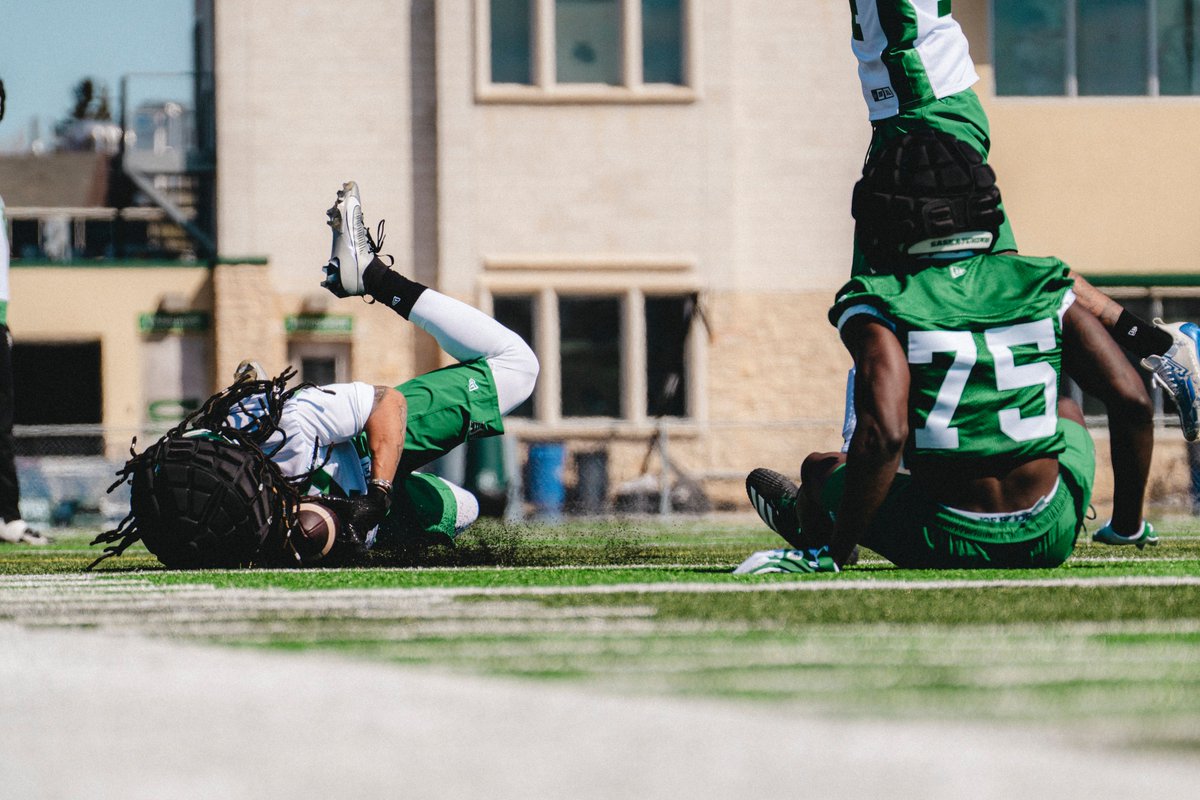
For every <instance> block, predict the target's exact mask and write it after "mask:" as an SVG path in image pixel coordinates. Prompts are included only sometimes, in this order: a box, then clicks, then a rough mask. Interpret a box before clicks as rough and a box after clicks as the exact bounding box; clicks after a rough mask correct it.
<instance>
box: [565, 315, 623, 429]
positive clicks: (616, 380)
mask: <svg viewBox="0 0 1200 800" xmlns="http://www.w3.org/2000/svg"><path fill="white" fill-rule="evenodd" d="M558 325H559V332H560V335H561V338H562V340H561V344H560V355H561V358H562V363H561V365H560V370H561V376H562V415H563V416H564V417H619V416H621V378H620V376H621V349H620V342H621V302H620V300H619V299H617V298H615V297H606V298H576V297H560V298H559V301H558Z"/></svg>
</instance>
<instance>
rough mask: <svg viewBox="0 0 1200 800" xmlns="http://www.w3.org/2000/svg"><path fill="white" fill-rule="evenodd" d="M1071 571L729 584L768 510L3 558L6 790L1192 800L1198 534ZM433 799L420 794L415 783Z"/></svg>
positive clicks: (64, 547)
mask: <svg viewBox="0 0 1200 800" xmlns="http://www.w3.org/2000/svg"><path fill="white" fill-rule="evenodd" d="M1159 530H1160V531H1161V535H1162V543H1161V544H1160V545H1159V546H1158V547H1156V548H1147V549H1146V550H1144V551H1138V550H1136V549H1134V548H1110V547H1103V546H1100V545H1093V544H1091V543H1090V542H1085V541H1083V540H1082V539H1083V537H1081V541H1080V544H1079V546H1078V547H1077V549H1076V552H1075V555H1074V556H1073V557H1072V559H1071V560H1070V561H1069V562H1068V563H1067V565H1066V566H1064V567H1063V568H1061V569H1058V570H1053V571H1042V572H1035V571H976V572H965V571H963V572H920V571H901V570H896V569H894V568H892V567H891V566H890V565H888V564H887V563H886V562H883V561H882V560H880V559H877V558H874V557H872V555H871V554H870V553H866V554H864V558H863V561H862V562H861V563H860V564H859V565H858V566H856V567H854V568H851V569H849V570H847V571H846V572H845V573H843V574H841V575H818V576H794V575H766V576H733V575H731V574H730V570H731V569H732V568H733V567H734V566H735V565H736V564H737V563H739V562H740V561H741V560H742V558H744V557H745V556H746V555H747V554H749V553H750V552H751V551H753V550H756V549H763V548H767V547H774V546H776V542H777V540H776V539H775V537H774V536H773V534H770V532H769V531H766V530H765V529H763V528H761V526H760V525H758V524H757V521H756V520H755V521H752V520H751V519H750V518H749V517H746V516H728V517H710V518H705V519H698V520H687V521H684V520H677V521H674V522H671V523H664V522H661V521H658V520H653V519H629V520H621V521H593V522H576V523H570V524H566V525H561V526H538V525H532V524H530V525H504V524H501V523H498V522H483V523H480V524H479V525H478V526H476V527H475V528H473V529H471V530H470V531H468V532H467V533H466V534H464V537H463V539H462V541H461V542H460V543H459V546H458V547H456V548H454V549H439V550H435V551H432V552H430V553H428V554H427V555H426V556H425V557H424V558H423V559H422V565H421V566H414V565H405V564H397V563H396V562H395V561H393V562H391V563H387V562H380V563H378V564H373V565H371V566H369V567H367V568H362V569H326V570H308V571H277V570H261V571H258V570H248V571H201V572H167V571H164V570H162V569H161V568H159V567H158V565H157V562H156V561H155V560H154V559H153V557H151V556H150V555H149V554H147V553H146V552H145V551H144V550H142V549H141V547H140V545H138V546H135V547H134V548H132V549H131V550H130V551H129V552H128V553H127V554H126V555H125V556H123V557H121V558H116V559H110V560H108V561H106V562H104V563H103V564H102V565H101V567H100V568H99V569H98V570H97V571H95V572H90V573H84V572H83V571H82V569H83V567H84V566H86V565H87V563H88V562H89V561H90V560H91V559H92V558H94V557H95V556H96V555H97V553H96V552H94V550H95V549H94V548H89V547H88V546H87V542H88V541H89V539H90V537H91V536H92V535H94V533H95V532H94V531H82V530H80V531H69V532H65V533H62V534H60V535H59V537H58V539H57V541H56V543H55V544H54V545H52V546H51V547H48V548H40V549H32V548H24V549H17V548H14V547H4V548H0V679H2V680H3V681H4V686H5V687H6V688H5V689H4V691H3V692H2V693H0V737H3V740H4V741H5V742H7V743H10V744H9V745H6V747H5V753H6V755H5V757H4V758H3V759H0V796H5V797H8V796H11V797H66V796H91V797H141V796H145V797H151V796H154V797H162V796H176V797H178V796H213V795H214V794H219V795H220V796H225V797H262V796H289V797H310V796H311V797H316V796H329V795H330V794H331V793H332V794H334V795H341V796H346V795H350V794H354V795H357V796H364V797H375V796H380V797H382V796H397V795H398V794H404V795H408V796H420V797H443V796H444V797H451V796H454V797H461V796H463V795H464V794H465V793H467V792H473V793H477V794H484V795H486V796H491V797H622V796H625V797H634V796H636V797H659V796H664V797H665V796H680V797H684V796H688V797H710V796H711V797H717V796H723V797H728V796H735V797H742V796H745V797H763V796H779V797H784V796H788V797H795V796H808V795H809V794H810V793H811V794H812V795H813V796H827V797H861V796H888V797H964V796H971V797H997V798H1000V797H1012V796H1014V795H1017V794H1019V793H1027V794H1029V793H1032V795H1033V796H1056V797H1089V798H1094V797H1123V796H1132V795H1133V794H1134V793H1135V792H1136V793H1145V792H1147V791H1152V792H1156V793H1161V794H1162V795H1163V796H1167V797H1173V796H1174V797H1185V796H1189V792H1193V791H1194V789H1195V786H1197V785H1200V535H1197V531H1198V530H1200V525H1197V524H1196V522H1195V521H1193V520H1191V519H1181V520H1178V521H1176V522H1175V523H1174V524H1171V523H1170V522H1169V521H1164V523H1163V524H1162V525H1160V526H1159ZM403 787H408V788H409V789H410V791H407V792H403V791H400V790H401V789H402V788H403Z"/></svg>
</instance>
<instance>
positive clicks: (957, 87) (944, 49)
mask: <svg viewBox="0 0 1200 800" xmlns="http://www.w3.org/2000/svg"><path fill="white" fill-rule="evenodd" d="M850 14H851V28H852V39H851V47H852V48H853V50H854V55H855V56H857V57H858V77H859V80H861V81H862V91H863V99H864V100H866V101H867V111H868V113H869V116H870V118H871V120H872V121H874V120H880V119H887V118H888V117H892V116H895V115H896V114H898V113H900V111H902V110H908V109H910V108H919V107H921V106H923V105H925V104H926V103H929V102H932V101H933V100H940V99H941V98H943V97H948V96H949V95H952V94H957V93H958V92H961V91H964V90H965V89H969V88H970V87H971V86H972V85H973V84H974V83H975V81H977V80H979V75H978V74H976V72H975V64H974V63H973V62H972V61H971V53H970V51H969V49H968V46H967V37H966V36H965V35H963V32H962V28H960V27H959V25H958V22H957V21H955V19H954V17H952V16H951V15H950V0H850Z"/></svg>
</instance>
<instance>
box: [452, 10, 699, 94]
mask: <svg viewBox="0 0 1200 800" xmlns="http://www.w3.org/2000/svg"><path fill="white" fill-rule="evenodd" d="M617 2H619V3H620V4H621V42H622V53H621V65H622V68H621V75H622V80H621V83H620V84H618V85H610V84H600V83H559V82H558V81H557V80H556V76H555V73H556V69H557V65H556V63H555V38H554V37H555V8H554V0H530V4H531V7H532V9H533V20H532V23H531V35H530V39H531V41H530V51H531V52H530V59H531V60H532V64H531V65H530V72H531V78H532V84H531V85H525V84H515V83H493V82H492V78H491V64H492V44H491V2H490V0H475V99H476V102H479V103H516V104H578V103H595V104H603V103H616V104H633V103H653V104H671V103H693V102H695V101H696V100H698V99H699V98H700V87H699V70H698V65H699V55H698V43H699V41H700V36H699V20H698V18H699V16H700V15H699V10H700V4H699V0H680V12H681V14H682V15H683V20H682V26H681V32H682V39H683V41H682V42H681V49H682V58H683V63H682V64H681V68H682V73H683V84H682V85H675V84H666V83H645V82H644V81H643V79H642V78H643V75H642V47H643V43H642V19H641V2H640V0H617Z"/></svg>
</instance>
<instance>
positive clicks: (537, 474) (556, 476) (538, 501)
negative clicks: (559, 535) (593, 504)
mask: <svg viewBox="0 0 1200 800" xmlns="http://www.w3.org/2000/svg"><path fill="white" fill-rule="evenodd" d="M566 451H567V448H566V445H564V444H563V443H562V442H537V443H535V444H531V445H529V461H528V469H529V481H528V484H527V485H528V487H529V502H530V503H532V504H533V513H534V516H535V517H537V518H539V519H543V520H558V519H561V518H562V512H563V503H564V502H566V499H567V490H566V487H564V486H563V464H564V462H565V461H566Z"/></svg>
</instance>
